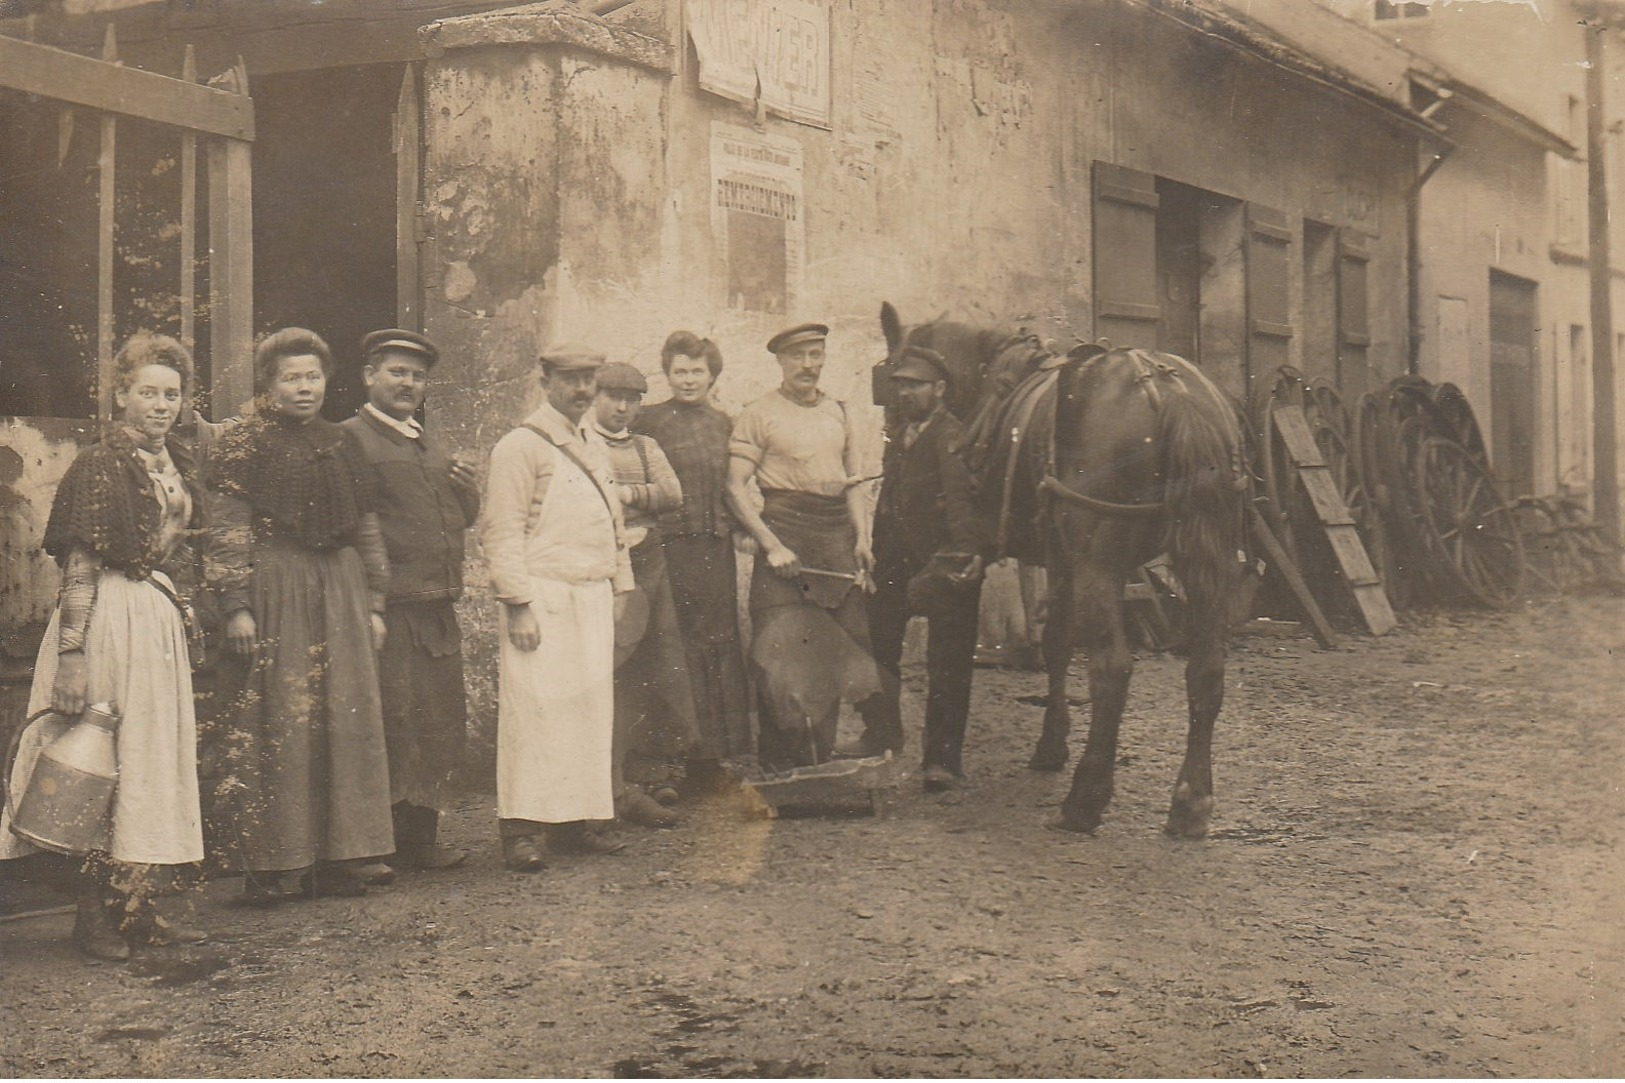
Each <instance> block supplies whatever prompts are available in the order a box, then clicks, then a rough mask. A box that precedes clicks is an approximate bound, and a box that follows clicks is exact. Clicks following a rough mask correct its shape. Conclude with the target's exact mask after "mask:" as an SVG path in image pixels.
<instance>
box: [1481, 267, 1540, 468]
mask: <svg viewBox="0 0 1625 1083" xmlns="http://www.w3.org/2000/svg"><path fill="white" fill-rule="evenodd" d="M1535 290H1536V285H1535V283H1533V282H1530V281H1528V280H1527V279H1522V278H1516V277H1514V276H1512V275H1509V274H1503V273H1502V272H1500V271H1491V272H1490V465H1491V467H1492V468H1493V469H1494V471H1495V476H1496V480H1498V481H1500V482H1501V483H1502V484H1503V486H1504V488H1505V495H1506V496H1508V497H1509V498H1510V497H1517V496H1523V495H1526V494H1529V493H1532V492H1534V485H1535V343H1536V337H1535V336H1536V334H1537V333H1538V329H1537V327H1536V315H1535V313H1536V305H1535Z"/></svg>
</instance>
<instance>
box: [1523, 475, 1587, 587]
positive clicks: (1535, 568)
mask: <svg viewBox="0 0 1625 1083" xmlns="http://www.w3.org/2000/svg"><path fill="white" fill-rule="evenodd" d="M1513 518H1514V520H1515V521H1516V522H1517V524H1518V537H1519V540H1520V541H1521V542H1522V543H1523V556H1524V568H1525V569H1526V570H1527V571H1528V573H1529V580H1530V582H1531V585H1533V586H1534V587H1536V588H1538V589H1540V590H1545V591H1550V592H1553V593H1556V594H1566V593H1567V592H1569V591H1570V590H1573V589H1574V588H1576V587H1578V586H1580V585H1582V584H1583V583H1584V582H1585V581H1586V580H1587V579H1588V578H1589V576H1588V575H1587V571H1586V567H1585V561H1584V558H1583V557H1582V556H1581V555H1580V554H1579V553H1577V552H1575V547H1574V544H1573V542H1572V539H1571V537H1570V534H1569V532H1568V531H1567V530H1566V529H1565V528H1564V525H1563V522H1562V520H1561V519H1560V518H1559V517H1558V515H1557V513H1556V512H1555V511H1553V509H1552V505H1551V503H1550V502H1548V501H1546V500H1541V499H1536V498H1533V497H1524V498H1523V499H1521V500H1519V501H1518V504H1517V506H1516V507H1515V508H1514V509H1513Z"/></svg>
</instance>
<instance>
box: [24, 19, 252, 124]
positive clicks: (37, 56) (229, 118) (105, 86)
mask: <svg viewBox="0 0 1625 1083" xmlns="http://www.w3.org/2000/svg"><path fill="white" fill-rule="evenodd" d="M108 30H109V31H111V30H112V24H109V25H108ZM0 88H4V89H8V90H21V91H23V92H24V93H28V94H38V95H40V96H41V97H44V98H52V99H54V100H56V101H64V102H72V103H73V104H75V105H84V106H88V107H90V108H92V109H100V110H102V111H103V112H106V113H117V114H119V115H122V116H129V117H139V118H140V119H142V120H150V121H153V122H155V123H158V124H168V125H171V126H173V127H176V128H193V129H196V130H197V131H200V132H206V133H208V134H210V135H223V136H227V137H228V138H231V139H253V138H254V103H253V102H252V101H251V100H250V99H249V98H248V96H247V95H245V94H229V93H227V92H225V91H223V90H216V89H214V88H213V87H208V86H201V85H199V84H197V83H191V82H186V81H183V80H180V79H171V78H170V77H169V76H167V75H156V74H154V73H153V72H150V71H142V70H140V69H139V68H123V67H118V66H116V65H114V64H110V63H106V62H104V61H102V60H97V59H95V58H94V57H88V56H80V55H79V54H77V53H67V52H63V51H62V50H61V49H52V48H50V47H49V46H46V45H36V44H34V43H33V42H28V41H21V40H19V39H17V38H8V37H4V36H0Z"/></svg>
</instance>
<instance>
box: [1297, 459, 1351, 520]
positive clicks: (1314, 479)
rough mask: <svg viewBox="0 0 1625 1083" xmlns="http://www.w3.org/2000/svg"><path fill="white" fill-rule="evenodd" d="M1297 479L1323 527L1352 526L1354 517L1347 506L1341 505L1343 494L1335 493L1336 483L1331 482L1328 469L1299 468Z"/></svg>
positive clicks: (1330, 473)
mask: <svg viewBox="0 0 1625 1083" xmlns="http://www.w3.org/2000/svg"><path fill="white" fill-rule="evenodd" d="M1298 477H1299V479H1300V480H1301V481H1302V482H1303V487H1304V491H1306V492H1307V493H1308V494H1309V503H1311V504H1313V505H1314V506H1315V515H1316V516H1317V517H1318V518H1319V519H1320V522H1321V524H1322V525H1323V526H1328V527H1333V526H1353V525H1354V517H1353V516H1352V515H1350V514H1349V509H1348V505H1347V504H1345V503H1343V494H1342V493H1340V492H1338V491H1337V482H1335V481H1333V480H1332V472H1331V470H1330V469H1328V468H1327V467H1324V466H1300V467H1298Z"/></svg>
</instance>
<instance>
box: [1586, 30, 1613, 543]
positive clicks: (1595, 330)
mask: <svg viewBox="0 0 1625 1083" xmlns="http://www.w3.org/2000/svg"><path fill="white" fill-rule="evenodd" d="M1612 14H1613V15H1614V18H1613V19H1604V18H1598V19H1596V21H1594V22H1588V23H1587V24H1586V25H1585V27H1584V30H1585V41H1586V76H1585V81H1586V182H1587V183H1586V196H1587V198H1586V207H1587V212H1588V213H1587V217H1588V219H1589V226H1588V228H1589V231H1590V238H1589V242H1590V243H1589V248H1590V258H1589V263H1590V272H1591V388H1592V396H1593V407H1592V411H1591V416H1592V419H1593V421H1592V435H1591V441H1592V443H1591V449H1592V455H1591V458H1592V463H1593V464H1594V465H1593V467H1592V471H1593V478H1592V482H1591V500H1592V516H1593V518H1594V519H1595V520H1596V523H1597V527H1598V529H1600V530H1601V531H1602V533H1603V536H1604V537H1606V538H1607V539H1608V540H1609V541H1611V542H1613V543H1615V544H1618V542H1619V540H1620V533H1619V527H1620V515H1619V459H1618V454H1619V445H1618V439H1617V435H1616V433H1615V423H1614V313H1613V305H1612V303H1611V297H1610V293H1611V285H1612V282H1611V278H1612V274H1611V266H1610V264H1611V253H1610V251H1609V238H1608V230H1609V223H1608V178H1607V169H1606V164H1605V158H1606V155H1607V153H1608V143H1607V133H1606V132H1605V131H1604V115H1605V114H1604V111H1603V104H1604V103H1603V88H1604V82H1605V81H1604V79H1603V70H1602V66H1603V63H1604V62H1605V57H1604V52H1603V47H1602V36H1603V35H1604V34H1608V33H1613V32H1614V31H1615V30H1616V29H1617V28H1618V22H1617V21H1616V20H1618V18H1619V13H1618V12H1614V13H1612Z"/></svg>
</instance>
